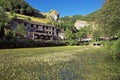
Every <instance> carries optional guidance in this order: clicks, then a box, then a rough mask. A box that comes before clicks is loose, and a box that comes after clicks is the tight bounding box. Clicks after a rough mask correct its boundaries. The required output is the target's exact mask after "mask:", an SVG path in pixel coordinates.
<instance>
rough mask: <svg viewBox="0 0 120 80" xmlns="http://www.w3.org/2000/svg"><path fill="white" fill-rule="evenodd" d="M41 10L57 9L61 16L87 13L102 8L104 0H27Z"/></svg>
mask: <svg viewBox="0 0 120 80" xmlns="http://www.w3.org/2000/svg"><path fill="white" fill-rule="evenodd" d="M25 1H26V2H27V3H29V4H30V5H31V6H32V7H33V8H35V9H37V10H39V11H40V12H49V11H50V10H57V11H58V12H59V13H60V17H63V16H72V15H87V14H89V13H92V12H94V11H96V10H98V9H100V8H101V7H102V5H103V3H104V0H25Z"/></svg>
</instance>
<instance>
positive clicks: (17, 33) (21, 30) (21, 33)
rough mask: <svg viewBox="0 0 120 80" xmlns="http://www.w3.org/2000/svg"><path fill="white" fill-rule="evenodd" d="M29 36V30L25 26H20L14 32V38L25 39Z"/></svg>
mask: <svg viewBox="0 0 120 80" xmlns="http://www.w3.org/2000/svg"><path fill="white" fill-rule="evenodd" d="M26 34H27V30H26V28H25V26H24V25H22V24H18V25H17V27H16V28H15V30H14V36H15V37H20V38H23V37H24V36H25V35H26Z"/></svg>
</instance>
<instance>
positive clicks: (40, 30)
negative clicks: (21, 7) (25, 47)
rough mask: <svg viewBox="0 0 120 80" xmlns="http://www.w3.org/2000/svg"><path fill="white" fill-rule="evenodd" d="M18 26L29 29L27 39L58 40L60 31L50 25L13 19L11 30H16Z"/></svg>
mask: <svg viewBox="0 0 120 80" xmlns="http://www.w3.org/2000/svg"><path fill="white" fill-rule="evenodd" d="M18 24H22V25H24V26H25V27H26V29H27V35H26V36H27V38H30V39H33V40H57V39H58V30H57V29H56V28H55V26H53V25H50V24H44V23H38V22H32V21H26V20H21V19H13V20H12V22H11V29H12V30H14V29H15V28H16V27H17V25H18Z"/></svg>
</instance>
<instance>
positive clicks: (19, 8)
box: [0, 0, 44, 18]
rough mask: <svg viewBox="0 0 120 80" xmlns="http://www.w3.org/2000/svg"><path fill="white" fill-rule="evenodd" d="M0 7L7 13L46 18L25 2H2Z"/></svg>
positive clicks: (8, 0) (11, 0) (2, 0)
mask: <svg viewBox="0 0 120 80" xmlns="http://www.w3.org/2000/svg"><path fill="white" fill-rule="evenodd" d="M0 5H1V6H2V7H3V8H4V9H5V11H7V12H14V13H18V14H23V15H28V16H35V17H40V18H44V16H43V15H42V14H41V13H40V12H39V11H38V10H36V9H34V8H33V7H31V6H30V5H29V4H28V3H26V2H25V0H0Z"/></svg>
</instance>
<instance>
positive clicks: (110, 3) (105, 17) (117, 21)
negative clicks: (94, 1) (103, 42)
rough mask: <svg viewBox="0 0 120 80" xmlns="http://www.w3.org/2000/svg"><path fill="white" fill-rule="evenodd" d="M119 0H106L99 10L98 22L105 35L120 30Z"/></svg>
mask: <svg viewBox="0 0 120 80" xmlns="http://www.w3.org/2000/svg"><path fill="white" fill-rule="evenodd" d="M119 3H120V0H106V1H105V3H104V5H103V7H102V9H101V10H100V11H99V17H98V22H99V25H100V26H101V28H102V31H103V32H104V33H105V35H107V36H109V37H110V36H114V35H115V34H116V33H118V32H119V31H120V5H119Z"/></svg>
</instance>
